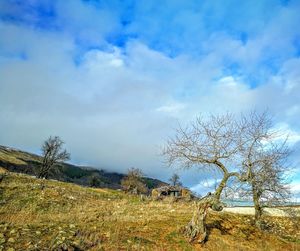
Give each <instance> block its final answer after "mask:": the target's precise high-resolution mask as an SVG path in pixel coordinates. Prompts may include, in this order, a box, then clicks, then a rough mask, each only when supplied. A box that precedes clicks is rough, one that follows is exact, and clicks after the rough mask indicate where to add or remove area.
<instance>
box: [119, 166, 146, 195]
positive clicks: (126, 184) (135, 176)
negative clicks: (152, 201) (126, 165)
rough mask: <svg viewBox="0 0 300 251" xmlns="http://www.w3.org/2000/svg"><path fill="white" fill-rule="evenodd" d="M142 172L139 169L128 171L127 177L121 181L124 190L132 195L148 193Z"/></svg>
mask: <svg viewBox="0 0 300 251" xmlns="http://www.w3.org/2000/svg"><path fill="white" fill-rule="evenodd" d="M142 176H143V174H142V171H141V170H140V169H138V168H131V169H129V170H128V173H127V176H126V177H124V178H123V179H122V180H121V186H122V189H123V190H124V191H125V192H128V193H132V194H143V193H147V192H148V188H147V186H146V184H145V183H144V182H143V178H142Z"/></svg>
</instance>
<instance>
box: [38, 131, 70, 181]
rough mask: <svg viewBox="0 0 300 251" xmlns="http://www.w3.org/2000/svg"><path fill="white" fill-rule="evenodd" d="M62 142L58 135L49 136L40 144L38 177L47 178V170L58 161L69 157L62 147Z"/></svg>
mask: <svg viewBox="0 0 300 251" xmlns="http://www.w3.org/2000/svg"><path fill="white" fill-rule="evenodd" d="M63 144H64V142H63V141H62V140H61V139H60V138H59V137H58V136H55V137H52V136H50V137H49V138H48V139H47V140H45V141H44V143H43V145H42V152H43V162H42V165H41V168H40V170H39V172H38V178H47V177H48V175H49V171H50V170H51V169H52V168H53V166H54V165H55V164H57V163H59V162H63V161H66V160H69V159H70V154H69V153H68V152H67V151H66V150H65V149H63V148H62V147H63Z"/></svg>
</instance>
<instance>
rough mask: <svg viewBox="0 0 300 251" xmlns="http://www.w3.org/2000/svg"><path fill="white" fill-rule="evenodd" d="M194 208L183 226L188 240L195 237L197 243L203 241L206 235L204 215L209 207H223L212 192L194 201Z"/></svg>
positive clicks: (218, 209)
mask: <svg viewBox="0 0 300 251" xmlns="http://www.w3.org/2000/svg"><path fill="white" fill-rule="evenodd" d="M195 204H196V209H195V211H194V214H193V218H192V220H191V221H190V222H189V223H188V225H187V226H186V227H185V234H186V235H187V237H189V239H190V242H193V241H195V240H196V239H197V242H198V243H203V242H204V241H205V239H206V237H207V231H206V216H207V211H208V209H209V208H212V209H213V210H215V211H221V210H222V209H223V205H222V203H220V201H219V200H218V199H216V197H215V195H214V194H208V195H207V196H206V197H204V198H203V199H201V200H200V201H199V202H196V203H195Z"/></svg>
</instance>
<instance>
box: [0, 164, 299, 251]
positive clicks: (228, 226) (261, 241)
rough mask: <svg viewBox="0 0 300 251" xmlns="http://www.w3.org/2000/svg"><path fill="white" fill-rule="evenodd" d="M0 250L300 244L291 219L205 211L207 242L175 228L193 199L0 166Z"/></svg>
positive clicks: (179, 226) (285, 247)
mask: <svg viewBox="0 0 300 251" xmlns="http://www.w3.org/2000/svg"><path fill="white" fill-rule="evenodd" d="M0 173H1V175H2V176H3V179H2V181H1V182H0V250H5V251H6V250H9V251H13V250H214V251H215V250H222V251H226V250H278V251H279V250H280V251H281V250H294V251H295V250H300V231H299V225H300V224H299V217H295V218H289V217H273V216H266V217H265V222H266V225H265V226H266V228H265V231H259V230H258V229H257V228H255V227H254V225H253V216H251V215H240V214H232V213H229V212H220V213H216V212H209V215H208V220H207V224H208V233H209V235H208V240H207V242H206V243H205V244H203V245H197V244H196V243H189V242H188V240H187V239H186V238H185V236H184V235H183V234H182V229H183V227H184V226H185V225H186V224H187V223H188V221H189V220H190V219H191V217H192V211H193V208H194V205H193V202H170V201H152V200H151V199H148V198H146V199H145V198H140V197H137V196H129V195H126V194H124V193H123V192H121V191H115V190H110V189H94V188H87V187H81V186H78V185H74V184H70V183H64V182H58V181H48V180H46V181H44V180H39V179H35V178H33V177H30V176H27V175H24V174H15V173H9V172H6V171H4V170H3V169H1V170H0Z"/></svg>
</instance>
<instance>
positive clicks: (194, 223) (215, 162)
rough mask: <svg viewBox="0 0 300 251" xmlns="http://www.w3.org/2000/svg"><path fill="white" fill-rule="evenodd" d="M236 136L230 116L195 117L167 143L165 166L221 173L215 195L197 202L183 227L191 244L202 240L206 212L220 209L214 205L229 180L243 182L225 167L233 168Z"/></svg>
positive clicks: (237, 138) (235, 153) (234, 125)
mask: <svg viewBox="0 0 300 251" xmlns="http://www.w3.org/2000/svg"><path fill="white" fill-rule="evenodd" d="M239 134H240V131H239V127H237V121H236V119H235V118H234V116H233V115H231V114H225V115H220V116H213V115H210V116H209V117H208V119H206V120H205V119H203V118H201V117H199V118H197V119H196V121H195V122H193V123H191V124H190V125H189V126H188V127H186V128H182V127H181V126H179V127H178V129H177V130H176V134H175V137H174V138H171V139H170V140H168V141H167V144H166V146H165V148H164V150H163V155H164V156H165V157H166V160H167V163H168V164H169V165H172V164H174V163H175V162H177V163H179V164H180V165H181V167H183V168H191V167H193V166H197V167H199V168H200V169H201V170H204V171H215V170H218V171H219V172H220V173H221V174H222V179H221V181H220V183H219V185H218V187H217V188H216V190H215V193H214V194H210V195H209V197H208V198H205V200H200V201H199V202H197V205H196V211H195V212H194V214H193V218H192V220H191V221H190V223H189V224H188V225H187V227H186V234H187V235H188V236H189V238H190V240H191V241H194V240H195V238H196V236H198V235H199V236H200V238H199V239H198V242H203V241H204V240H205V237H206V229H205V227H204V226H205V218H206V212H207V209H208V208H212V209H213V210H217V211H218V210H222V207H220V206H218V204H219V203H220V196H221V193H222V191H223V189H224V188H225V186H226V183H227V182H228V180H229V178H230V177H233V176H234V177H237V178H239V179H240V180H245V178H244V177H241V176H240V174H239V173H238V172H230V171H229V168H228V167H230V166H235V165H236V159H237V158H236V157H237V155H238V153H239V149H240V140H239Z"/></svg>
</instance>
